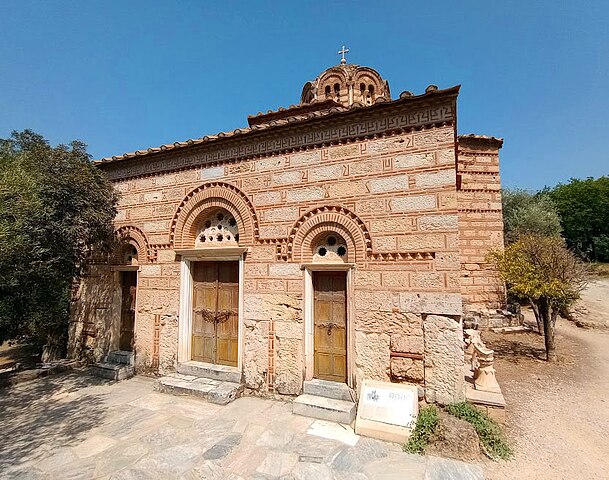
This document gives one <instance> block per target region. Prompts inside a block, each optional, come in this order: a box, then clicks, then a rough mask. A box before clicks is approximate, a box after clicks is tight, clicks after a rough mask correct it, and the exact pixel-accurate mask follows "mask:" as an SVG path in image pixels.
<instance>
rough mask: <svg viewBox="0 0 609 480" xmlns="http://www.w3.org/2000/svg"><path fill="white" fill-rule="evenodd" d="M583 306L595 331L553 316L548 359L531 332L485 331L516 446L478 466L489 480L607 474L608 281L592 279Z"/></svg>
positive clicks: (601, 476)
mask: <svg viewBox="0 0 609 480" xmlns="http://www.w3.org/2000/svg"><path fill="white" fill-rule="evenodd" d="M582 304H583V305H584V306H585V307H586V308H588V310H589V312H590V313H589V317H590V318H589V320H590V321H591V322H594V323H595V326H596V327H597V328H594V329H583V328H579V327H577V326H575V325H574V324H573V323H571V322H568V321H566V320H563V319H559V321H558V325H557V332H556V340H557V351H558V361H557V362H555V363H552V364H549V363H547V362H546V361H545V360H543V359H544V358H545V353H544V348H543V338H542V337H541V336H539V335H537V334H536V333H515V334H497V333H492V332H485V333H484V334H483V340H484V341H485V342H486V344H487V345H488V346H489V347H490V348H493V349H494V350H495V352H496V357H495V358H496V362H495V367H496V370H497V378H498V380H499V383H500V385H501V387H502V390H503V393H504V396H505V399H506V401H507V417H508V420H507V424H506V431H507V435H508V437H509V438H510V439H511V440H512V445H513V446H514V450H515V455H514V458H513V459H512V460H510V461H508V462H498V463H494V462H491V461H486V462H485V463H484V469H485V471H486V472H487V478H489V479H490V480H505V479H527V480H536V479H549V478H552V479H556V480H558V479H609V330H607V329H604V328H601V327H603V326H604V325H608V323H607V322H608V320H609V280H607V279H601V280H595V281H593V282H591V283H590V286H589V287H588V290H587V291H586V292H584V294H583V295H582ZM531 319H532V318H531Z"/></svg>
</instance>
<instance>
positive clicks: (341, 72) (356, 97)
mask: <svg viewBox="0 0 609 480" xmlns="http://www.w3.org/2000/svg"><path fill="white" fill-rule="evenodd" d="M379 99H383V100H391V94H390V92H389V83H387V81H386V80H384V79H383V78H382V77H381V76H380V74H379V73H378V72H377V71H376V70H374V69H373V68H370V67H362V66H360V65H353V64H346V63H344V64H343V63H341V64H340V65H336V66H335V67H331V68H328V69H327V70H326V71H324V72H322V74H321V75H319V76H318V77H317V78H316V79H315V80H313V81H312V82H307V83H306V84H305V86H304V87H303V89H302V95H301V96H300V103H301V104H309V103H314V102H321V101H325V100H333V101H335V102H337V103H340V104H341V105H343V106H345V107H350V106H351V105H353V104H354V103H357V104H360V105H373V104H374V103H375V102H376V101H377V100H379Z"/></svg>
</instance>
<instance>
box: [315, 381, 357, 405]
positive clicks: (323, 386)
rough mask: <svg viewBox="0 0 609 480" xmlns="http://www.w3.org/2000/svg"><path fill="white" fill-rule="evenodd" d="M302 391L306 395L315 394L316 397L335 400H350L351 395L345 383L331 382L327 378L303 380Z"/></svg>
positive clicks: (351, 398) (351, 399)
mask: <svg viewBox="0 0 609 480" xmlns="http://www.w3.org/2000/svg"><path fill="white" fill-rule="evenodd" d="M303 390H304V393H306V394H308V395H316V396H318V397H326V398H333V399H335V400H345V401H346V402H352V401H353V396H352V395H351V389H350V388H349V386H348V385H347V384H346V383H339V382H331V381H328V380H319V379H317V378H314V379H313V380H307V381H306V382H304V389H303Z"/></svg>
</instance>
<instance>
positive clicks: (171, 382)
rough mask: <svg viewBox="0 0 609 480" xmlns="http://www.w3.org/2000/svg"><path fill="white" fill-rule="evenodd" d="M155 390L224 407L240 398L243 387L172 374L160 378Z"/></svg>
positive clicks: (208, 379)
mask: <svg viewBox="0 0 609 480" xmlns="http://www.w3.org/2000/svg"><path fill="white" fill-rule="evenodd" d="M155 389H156V390H157V391H159V392H162V393H169V394H172V395H192V396H195V397H200V398H205V399H206V400H207V401H208V402H210V403H215V404H217V405H226V404H227V403H230V402H232V401H233V400H234V399H235V398H237V397H239V396H241V392H243V385H241V384H240V383H235V382H224V381H220V380H214V379H211V378H203V377H197V376H194V375H184V374H181V373H174V374H171V375H167V376H166V377H162V378H160V379H159V381H158V382H157V384H156V386H155Z"/></svg>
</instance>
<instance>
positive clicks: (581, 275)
mask: <svg viewBox="0 0 609 480" xmlns="http://www.w3.org/2000/svg"><path fill="white" fill-rule="evenodd" d="M489 260H490V261H491V262H492V263H494V264H495V265H496V267H497V269H498V271H499V274H500V275H501V277H502V278H503V280H504V281H505V282H506V285H507V288H508V291H509V292H510V293H512V294H513V295H515V296H517V297H520V298H525V299H528V300H529V301H530V302H531V304H532V305H533V306H534V308H535V309H536V310H537V312H536V316H537V318H538V327H539V328H540V331H543V335H544V340H545V349H546V357H547V359H548V360H553V359H555V357H556V353H555V344H554V331H555V327H556V318H557V317H558V314H559V312H560V311H561V310H564V309H567V308H568V307H569V306H570V305H572V304H573V303H574V302H575V301H576V300H577V299H578V298H579V294H580V292H581V291H582V290H583V289H584V288H585V287H586V284H587V281H586V279H587V271H586V265H585V264H584V263H583V262H581V261H580V260H579V259H578V258H577V257H576V256H575V255H574V254H573V253H571V252H570V251H569V250H568V249H567V248H566V246H565V244H564V241H563V240H562V238H560V237H556V236H543V235H522V236H520V237H519V239H518V240H517V241H515V242H514V243H512V244H510V245H508V246H506V247H505V250H503V251H501V250H495V251H492V252H491V253H490V259H489Z"/></svg>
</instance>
